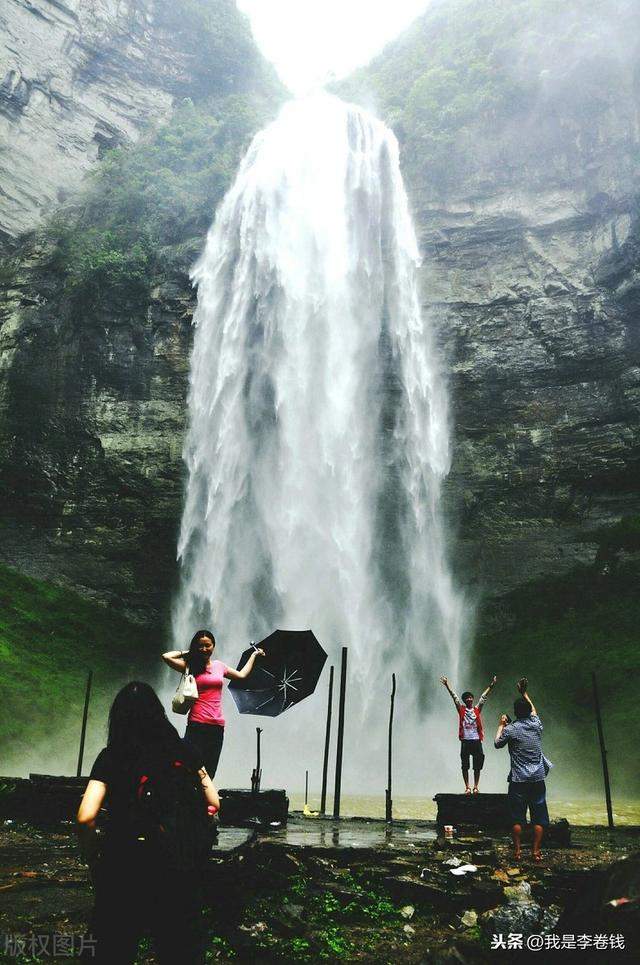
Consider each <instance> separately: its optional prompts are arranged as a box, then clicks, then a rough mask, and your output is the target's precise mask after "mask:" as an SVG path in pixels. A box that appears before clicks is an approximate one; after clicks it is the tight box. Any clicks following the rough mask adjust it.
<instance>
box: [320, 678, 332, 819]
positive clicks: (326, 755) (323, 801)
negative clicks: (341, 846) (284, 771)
mask: <svg viewBox="0 0 640 965" xmlns="http://www.w3.org/2000/svg"><path fill="white" fill-rule="evenodd" d="M332 699H333V666H332V667H331V670H330V671H329V700H328V702H327V727H326V730H325V733H324V760H323V762H322V793H321V795H320V814H326V812H327V771H328V770H329V741H330V740H331V701H332Z"/></svg>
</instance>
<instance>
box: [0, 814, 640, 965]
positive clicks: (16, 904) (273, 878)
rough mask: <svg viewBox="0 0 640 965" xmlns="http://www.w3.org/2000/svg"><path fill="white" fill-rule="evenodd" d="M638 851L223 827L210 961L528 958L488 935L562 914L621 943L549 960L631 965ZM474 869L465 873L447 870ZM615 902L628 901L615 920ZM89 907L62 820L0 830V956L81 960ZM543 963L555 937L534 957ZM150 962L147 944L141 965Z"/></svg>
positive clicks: (306, 824)
mask: <svg viewBox="0 0 640 965" xmlns="http://www.w3.org/2000/svg"><path fill="white" fill-rule="evenodd" d="M639 848H640V830H639V829H633V828H624V829H619V830H615V831H613V832H609V831H607V830H606V829H602V828H574V829H573V839H572V844H571V847H569V848H549V849H548V850H546V851H545V852H544V860H543V862H542V863H541V864H540V865H535V864H533V862H532V860H531V858H530V856H529V855H528V853H527V852H526V851H525V852H524V853H523V858H522V860H521V861H519V862H517V863H516V862H514V860H513V856H512V851H511V847H510V843H509V841H508V838H507V837H506V836H502V835H493V836H491V837H490V836H488V835H484V834H481V833H474V834H468V835H461V836H459V837H457V838H454V839H453V840H444V839H442V838H437V836H436V832H435V827H434V825H432V824H429V823H427V822H397V823H396V824H394V826H393V828H392V829H388V828H387V827H386V826H385V825H384V823H383V822H380V821H372V820H368V821H365V820H357V819H346V820H345V819H343V820H341V821H339V822H335V821H332V820H330V819H323V820H320V819H305V818H302V817H300V816H293V817H292V819H291V821H290V823H289V826H288V828H287V829H284V830H273V831H270V832H268V833H256V832H252V831H245V830H239V829H232V828H224V829H221V831H220V834H219V843H218V846H217V848H216V849H215V851H214V852H213V853H212V857H211V868H210V875H209V885H210V899H211V901H210V907H209V908H208V910H207V913H206V915H207V924H208V929H209V940H208V951H207V959H208V960H209V961H220V962H223V963H224V962H247V963H261V962H294V961H306V962H322V961H350V962H351V961H352V962H377V963H394V965H395V963H397V962H407V963H419V962H420V963H423V962H424V963H432V962H433V963H440V962H458V963H460V962H463V963H464V962H468V963H483V962H496V961H502V962H511V961H522V960H524V959H525V958H527V959H528V957H529V953H527V951H526V950H524V949H523V950H520V949H517V948H516V949H512V950H509V949H503V948H497V949H496V948H493V949H492V947H491V946H492V944H495V939H493V937H492V936H493V935H502V936H503V937H504V939H505V941H506V940H507V936H508V935H509V934H512V935H518V934H522V935H524V936H525V940H526V936H528V935H530V934H534V933H535V934H541V935H543V936H546V935H549V936H552V935H554V934H556V933H558V934H560V935H562V934H564V933H565V932H563V931H562V928H563V927H564V926H563V924H562V922H563V918H561V917H560V916H561V915H562V914H564V916H565V919H564V920H567V921H571V919H570V918H569V919H567V918H566V915H567V912H566V911H565V912H563V909H565V908H567V907H568V908H569V909H570V910H572V912H573V914H574V919H573V922H574V924H572V925H571V927H572V928H574V929H575V933H576V934H577V933H578V932H580V934H593V935H594V936H595V935H596V934H598V933H600V934H603V933H604V932H603V931H602V929H606V934H607V935H609V934H619V933H621V932H623V933H624V932H626V933H628V938H629V940H628V941H627V946H628V947H627V948H618V947H614V946H612V945H611V944H607V946H606V947H605V948H597V947H593V946H590V947H587V946H586V945H585V947H584V948H580V946H577V947H576V949H575V951H571V950H570V949H566V950H564V949H561V950H560V951H559V952H558V954H559V955H562V956H563V958H564V957H565V956H571V957H574V958H576V961H580V962H584V961H592V960H594V961H601V962H602V963H603V965H609V963H610V962H612V961H627V960H633V959H634V958H635V960H637V953H638V949H637V947H633V944H632V943H633V942H635V937H636V935H637V914H638V911H637V897H638V896H637V884H638V876H637V873H636V874H635V877H634V876H633V875H631V877H630V876H629V869H631V868H632V867H634V868H637V860H636V859H634V858H631V859H630V860H629V856H630V855H633V853H634V852H637V851H638V849H639ZM621 859H626V860H622V862H621ZM620 862H621V863H620ZM634 862H635V863H634ZM469 864H470V865H472V866H473V867H475V868H476V870H475V871H468V872H466V873H464V874H455V873H454V872H457V871H458V870H459V869H460V868H464V866H465V865H469ZM609 867H613V868H614V869H618V870H617V872H616V873H615V874H614V875H613V877H612V876H611V875H610V874H609V872H605V871H603V870H602V869H605V868H609ZM620 869H622V871H620ZM607 875H608V877H607ZM605 878H606V881H607V882H608V884H607V885H606V887H608V888H609V892H611V888H613V889H614V891H615V889H618V890H620V889H622V891H624V892H625V894H623V893H622V892H621V894H620V895H618V894H617V892H616V893H615V894H612V893H611V896H610V895H609V894H607V895H605V893H604V891H603V888H604V887H605V885H604V884H603V882H604V881H605ZM605 890H606V888H605ZM626 892H629V894H627V893H626ZM610 897H613V898H616V899H617V898H630V899H631V900H630V901H628V902H626V903H623V905H621V906H619V907H617V908H616V910H615V911H614V906H610V905H609V904H608V901H609V900H610ZM605 898H607V901H606V902H605V900H604V899H605ZM594 902H595V904H594ZM605 904H606V905H607V908H608V909H609V912H610V915H613V916H614V917H613V919H611V918H610V919H608V920H607V922H606V923H605V924H603V921H602V919H601V918H599V917H598V915H599V914H600V911H599V910H598V909H601V908H604V906H605ZM90 906H91V888H90V882H89V876H88V871H87V869H86V867H85V866H84V865H83V864H82V863H81V861H80V859H79V855H78V850H77V845H76V842H75V836H74V833H73V828H72V826H71V825H60V826H59V827H57V828H56V829H54V830H48V831H44V830H37V829H35V828H32V827H30V826H27V825H18V824H5V825H4V826H2V827H0V957H2V955H3V952H4V957H2V960H3V961H18V962H23V963H24V962H32V961H39V960H42V961H46V960H48V959H52V958H53V954H52V953H53V951H54V942H56V943H57V955H56V960H57V961H60V962H71V961H74V960H76V961H77V960H78V958H77V953H78V951H79V937H78V936H80V935H81V934H82V933H83V931H84V928H85V923H86V921H87V917H88V913H89V910H90ZM581 908H583V910H584V912H585V915H586V921H587V924H584V923H583V924H582V926H581V927H582V929H583V931H580V919H579V918H578V919H576V918H575V913H576V910H577V911H578V913H580V909H581ZM590 908H595V909H596V910H597V913H596V912H593V913H590V911H589V909H590ZM585 915H583V919H582V921H583V922H584V918H585ZM615 916H617V918H616V917H615ZM632 916H634V917H632ZM559 919H560V921H558V920H559ZM575 922H578V925H576V924H575ZM612 922H613V923H612ZM571 934H574V932H571ZM5 935H8V936H13V935H21V936H27V938H28V937H29V936H34V935H38V936H50V937H49V941H48V943H47V952H46V953H45V949H44V947H43V948H41V950H40V953H39V954H38V949H37V947H36V946H35V945H34V944H33V943H31V944H27V947H26V948H25V951H24V952H19V951H17V948H16V946H15V944H14V945H11V944H9V945H6V944H5V937H4V936H5ZM60 935H63V936H67V946H66V952H71V954H65V953H64V944H63V941H62V940H61V939H60V938H59V937H56V936H60ZM70 936H73V937H72V938H71V937H70ZM543 940H546V939H543ZM548 941H549V943H551V942H552V939H551V938H550V939H548ZM602 941H603V939H600V942H601V944H602ZM72 942H75V946H74V947H72V946H71V944H70V943H72ZM618 943H619V942H618ZM41 945H44V941H43V942H42V943H41ZM550 957H552V948H551V944H550V946H549V948H548V949H543V950H542V956H541V957H540V955H538V961H546V960H548V959H549V958H550ZM154 961H155V959H154V957H153V954H152V951H151V949H150V948H148V946H147V943H145V942H143V944H142V946H141V951H140V957H139V963H140V965H143V963H144V965H150V963H153V962H154ZM176 965H178V963H176Z"/></svg>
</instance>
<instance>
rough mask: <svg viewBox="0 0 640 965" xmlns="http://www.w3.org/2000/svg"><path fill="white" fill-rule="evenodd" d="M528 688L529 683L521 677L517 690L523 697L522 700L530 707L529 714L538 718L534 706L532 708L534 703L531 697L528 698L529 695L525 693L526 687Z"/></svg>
mask: <svg viewBox="0 0 640 965" xmlns="http://www.w3.org/2000/svg"><path fill="white" fill-rule="evenodd" d="M528 686H529V682H528V680H527V678H526V677H521V678H520V680H519V681H518V690H519V691H520V693H521V695H522V696H523V697H524V699H525V700H526V701H527V703H528V704H529V706H530V707H531V713H532V714H534V715H535V716H536V717H537V716H538V711H537V710H536V708H535V706H534V703H533V701H532V699H531V697H530V696H529V694H528V693H527V687H528Z"/></svg>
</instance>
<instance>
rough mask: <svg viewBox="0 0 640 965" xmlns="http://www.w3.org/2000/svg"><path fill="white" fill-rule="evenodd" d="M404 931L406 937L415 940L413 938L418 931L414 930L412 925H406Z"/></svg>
mask: <svg viewBox="0 0 640 965" xmlns="http://www.w3.org/2000/svg"><path fill="white" fill-rule="evenodd" d="M402 930H403V932H404V933H405V935H406V936H407V938H413V936H414V935H415V933H416V930H415V928H414V927H413V926H412V925H405V926H404V928H403V929H402Z"/></svg>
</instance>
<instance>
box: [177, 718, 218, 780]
mask: <svg viewBox="0 0 640 965" xmlns="http://www.w3.org/2000/svg"><path fill="white" fill-rule="evenodd" d="M184 739H185V740H186V741H188V743H189V744H191V746H192V747H193V749H194V751H195V752H196V755H197V756H198V759H199V760H200V761H202V763H203V764H204V766H205V769H206V771H207V774H208V775H209V777H210V778H211V779H212V780H213V778H214V776H215V773H216V771H217V769H218V761H219V760H220V754H221V752H222V742H223V741H224V727H219V726H218V724H201V723H200V722H199V721H197V720H190V721H189V723H188V724H187V732H186V734H185V735H184Z"/></svg>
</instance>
